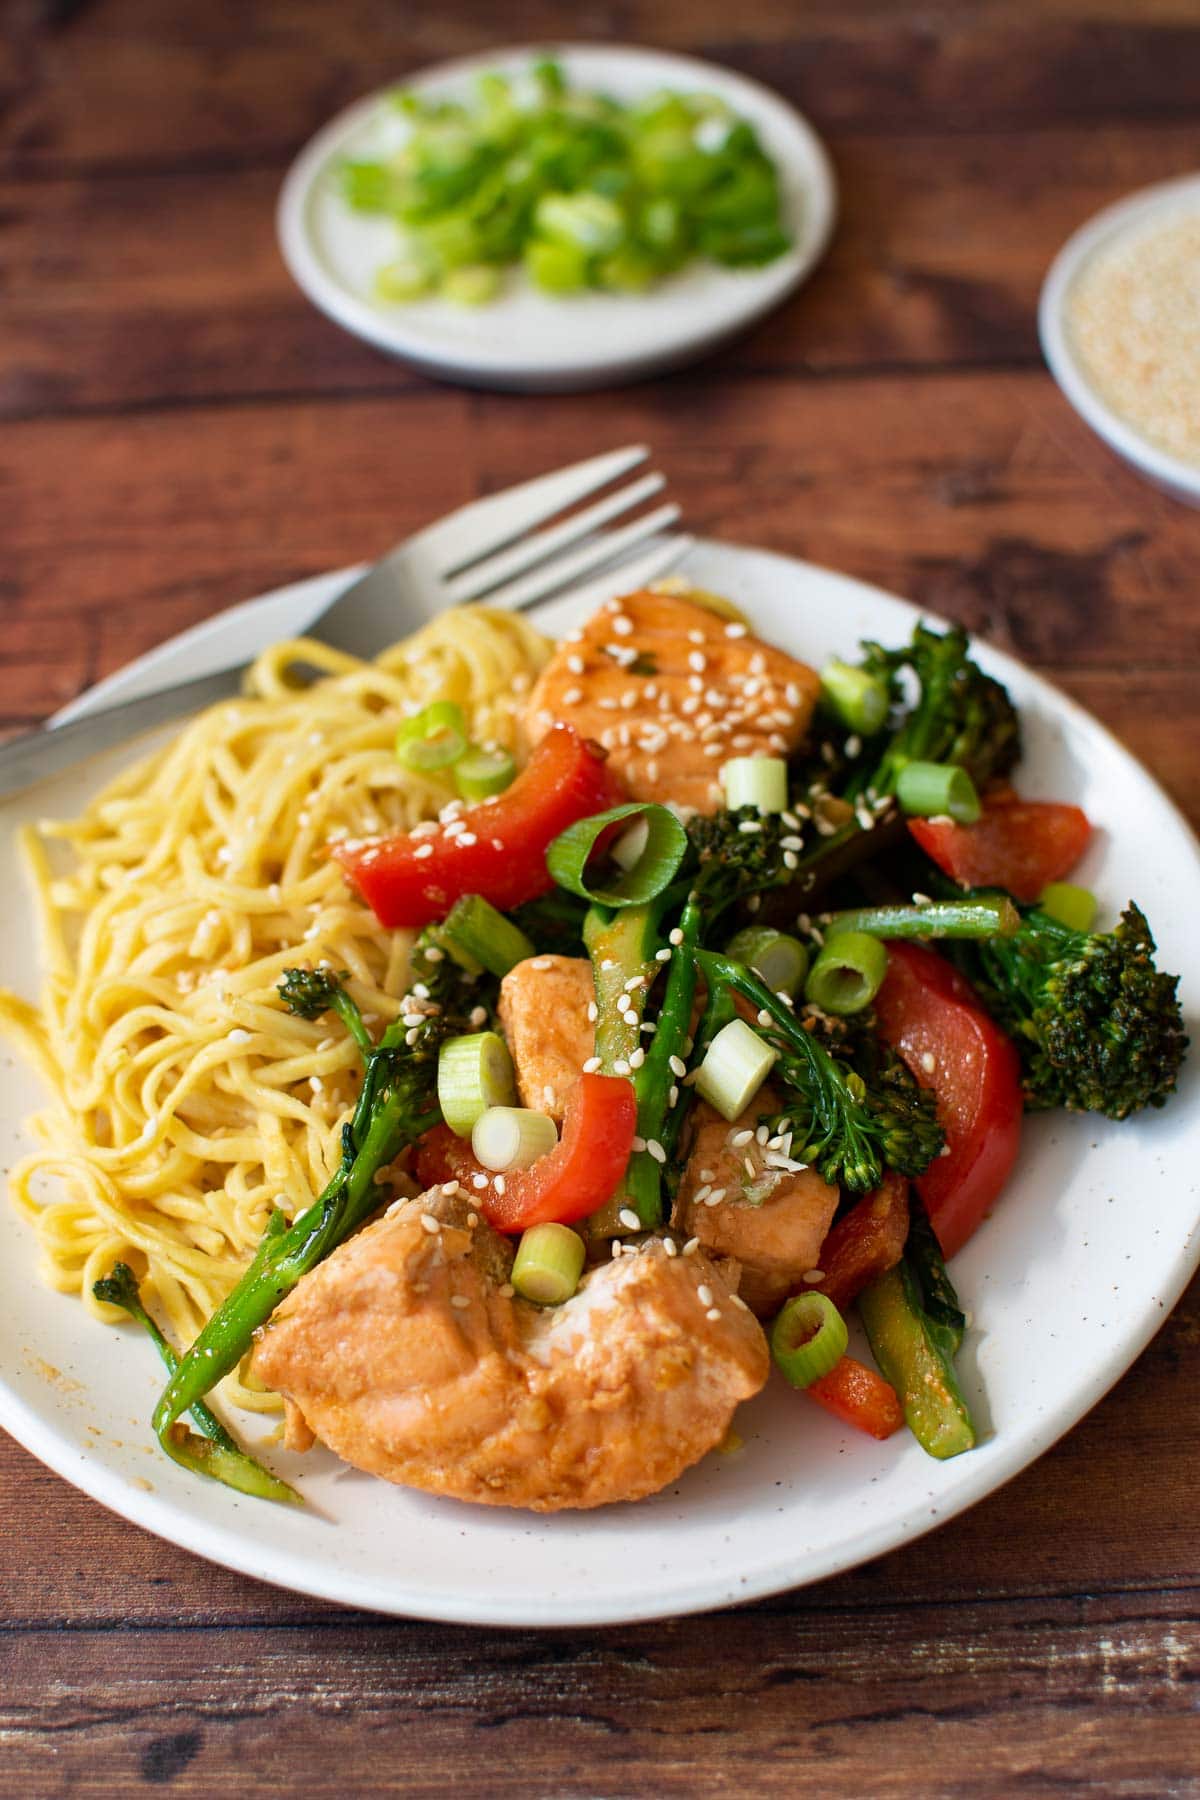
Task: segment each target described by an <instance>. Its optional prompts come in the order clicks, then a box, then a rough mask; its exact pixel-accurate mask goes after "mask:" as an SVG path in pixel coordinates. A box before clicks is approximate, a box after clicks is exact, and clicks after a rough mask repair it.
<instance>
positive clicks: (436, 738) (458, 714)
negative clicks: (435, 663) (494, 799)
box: [396, 700, 467, 775]
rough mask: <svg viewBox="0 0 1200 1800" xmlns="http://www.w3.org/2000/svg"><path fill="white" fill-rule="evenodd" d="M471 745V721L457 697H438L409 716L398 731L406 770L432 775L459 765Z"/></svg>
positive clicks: (397, 751) (398, 745) (400, 754)
mask: <svg viewBox="0 0 1200 1800" xmlns="http://www.w3.org/2000/svg"><path fill="white" fill-rule="evenodd" d="M466 747H467V722H466V720H465V719H464V717H463V710H462V707H461V706H457V705H455V703H454V701H453V700H435V701H434V702H433V704H432V705H431V706H426V707H424V708H422V710H421V711H420V712H419V713H414V714H413V716H412V718H411V719H405V721H404V723H403V724H402V725H401V727H400V729H399V731H398V732H397V733H396V755H397V756H398V757H399V759H400V761H401V762H402V763H403V764H404V766H405V768H406V769H412V770H414V771H415V772H416V773H418V774H422V775H429V774H434V773H436V771H437V770H439V769H448V768H451V767H452V766H453V764H455V763H456V762H457V761H458V759H459V757H460V756H461V755H462V753H463V751H464V750H465V749H466Z"/></svg>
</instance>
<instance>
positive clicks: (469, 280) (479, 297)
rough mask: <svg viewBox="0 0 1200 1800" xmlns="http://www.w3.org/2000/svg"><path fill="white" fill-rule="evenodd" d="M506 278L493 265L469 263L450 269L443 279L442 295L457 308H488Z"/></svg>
mask: <svg viewBox="0 0 1200 1800" xmlns="http://www.w3.org/2000/svg"><path fill="white" fill-rule="evenodd" d="M503 283H504V278H503V276H502V275H501V273H500V271H499V269H497V268H496V267H495V266H494V264H492V263H468V264H467V265H466V266H465V267H464V268H461V269H448V270H447V271H446V273H445V275H444V276H443V277H442V293H443V294H444V295H445V296H446V299H447V300H453V301H454V302H455V304H456V305H457V306H486V305H487V304H488V302H489V301H490V300H494V299H495V298H496V295H497V294H498V293H499V292H500V289H501V287H502V286H503Z"/></svg>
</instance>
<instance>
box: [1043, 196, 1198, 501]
mask: <svg viewBox="0 0 1200 1800" xmlns="http://www.w3.org/2000/svg"><path fill="white" fill-rule="evenodd" d="M1189 198H1194V199H1195V200H1196V202H1197V204H1198V206H1200V174H1195V175H1180V176H1175V177H1173V178H1172V179H1171V180H1170V181H1159V182H1155V183H1154V185H1153V186H1151V187H1145V188H1140V189H1139V190H1138V192H1137V193H1134V194H1129V195H1127V196H1126V198H1125V199H1124V200H1118V201H1115V202H1114V203H1113V205H1111V206H1106V207H1104V209H1103V210H1102V211H1101V212H1098V213H1096V214H1095V215H1094V216H1093V217H1092V218H1091V219H1089V220H1088V221H1087V223H1086V224H1084V225H1081V226H1080V227H1079V229H1078V230H1077V231H1075V232H1074V233H1073V234H1072V235H1071V236H1070V237H1069V238H1068V239H1067V241H1066V243H1065V244H1064V245H1063V247H1062V249H1061V250H1060V251H1059V253H1058V255H1057V256H1056V257H1055V259H1054V261H1053V262H1052V263H1051V265H1050V269H1049V271H1048V273H1047V275H1046V279H1045V281H1044V282H1043V284H1042V291H1041V296H1040V298H1039V300H1038V332H1039V335H1040V337H1041V343H1042V353H1043V355H1044V356H1045V358H1046V362H1047V364H1048V365H1049V368H1050V373H1051V374H1052V375H1053V376H1054V379H1055V381H1056V382H1057V383H1058V385H1059V387H1060V388H1061V389H1062V391H1063V393H1064V394H1065V395H1066V398H1067V399H1068V400H1069V401H1070V403H1071V405H1072V406H1073V407H1074V408H1075V411H1076V412H1077V413H1078V414H1079V416H1080V418H1081V419H1083V421H1084V423H1085V424H1087V425H1090V426H1091V428H1092V430H1093V431H1094V432H1095V433H1096V435H1097V437H1099V438H1102V439H1103V441H1104V442H1105V443H1106V444H1107V445H1108V446H1109V448H1110V449H1111V450H1115V451H1116V452H1117V454H1118V455H1119V456H1121V457H1123V458H1124V459H1125V461H1126V462H1128V463H1131V464H1132V465H1133V467H1134V468H1135V469H1137V470H1138V471H1139V472H1140V473H1141V474H1143V475H1145V476H1147V477H1148V478H1149V479H1150V480H1151V481H1153V482H1155V483H1156V484H1157V485H1158V486H1159V487H1162V488H1165V489H1167V490H1168V491H1169V492H1170V493H1172V494H1174V495H1175V496H1176V498H1178V499H1181V500H1184V501H1185V502H1187V503H1188V504H1193V505H1197V506H1200V469H1197V468H1196V467H1195V466H1194V465H1193V464H1191V463H1186V462H1184V461H1182V460H1181V458H1179V457H1177V456H1172V455H1171V454H1170V452H1169V451H1166V450H1160V449H1159V448H1158V446H1157V445H1156V444H1152V443H1151V442H1150V441H1149V439H1148V438H1145V437H1143V436H1142V434H1141V432H1139V431H1138V430H1136V428H1135V427H1134V426H1132V425H1130V424H1129V423H1128V421H1127V420H1125V419H1123V418H1122V417H1121V415H1120V414H1119V413H1117V412H1114V411H1113V409H1112V407H1111V406H1109V404H1108V402H1107V401H1106V400H1104V399H1103V398H1102V397H1101V395H1100V394H1099V393H1098V391H1097V390H1096V388H1095V387H1094V386H1093V384H1092V382H1091V381H1090V380H1089V378H1088V376H1087V374H1086V372H1085V370H1084V368H1083V365H1082V363H1081V362H1080V360H1079V358H1078V357H1077V356H1076V354H1075V351H1074V350H1073V348H1072V346H1071V334H1070V331H1069V329H1068V326H1067V316H1066V315H1067V302H1068V299H1069V296H1070V291H1071V287H1072V284H1073V283H1074V281H1075V280H1076V278H1077V276H1078V275H1079V273H1080V270H1081V269H1082V268H1083V265H1084V264H1085V263H1086V262H1087V260H1088V258H1089V257H1090V256H1092V255H1094V253H1095V252H1096V251H1097V250H1099V249H1100V248H1101V246H1102V245H1104V244H1107V243H1111V242H1112V240H1113V239H1114V238H1116V237H1119V236H1121V235H1122V234H1123V233H1124V232H1126V231H1128V230H1130V229H1131V228H1135V227H1136V226H1138V225H1140V224H1142V223H1144V222H1145V220H1147V219H1149V218H1150V217H1151V216H1152V215H1153V214H1154V213H1155V212H1159V211H1162V212H1170V211H1172V210H1173V209H1174V208H1175V207H1176V206H1178V204H1179V202H1180V201H1181V200H1183V201H1186V200H1187V199H1189Z"/></svg>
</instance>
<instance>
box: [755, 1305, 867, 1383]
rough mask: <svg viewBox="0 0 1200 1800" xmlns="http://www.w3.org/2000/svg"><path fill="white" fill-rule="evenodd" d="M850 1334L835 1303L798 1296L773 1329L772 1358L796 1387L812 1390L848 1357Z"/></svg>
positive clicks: (779, 1314) (785, 1307)
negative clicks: (815, 1382) (824, 1376)
mask: <svg viewBox="0 0 1200 1800" xmlns="http://www.w3.org/2000/svg"><path fill="white" fill-rule="evenodd" d="M849 1342H850V1334H849V1332H848V1331H847V1330H846V1321H845V1319H843V1317H842V1315H841V1313H840V1312H839V1311H838V1309H837V1307H836V1306H835V1305H834V1304H833V1301H832V1300H829V1299H827V1298H826V1296H825V1295H824V1294H818V1293H816V1292H815V1291H814V1292H810V1293H807V1294H796V1295H795V1296H794V1297H793V1298H792V1299H791V1300H789V1301H788V1302H787V1303H786V1305H785V1306H784V1307H783V1309H782V1311H781V1312H779V1313H777V1314H776V1316H775V1319H774V1322H773V1323H772V1325H771V1355H772V1357H773V1358H774V1361H775V1364H776V1366H777V1368H779V1369H780V1370H781V1372H782V1373H783V1374H784V1376H786V1378H787V1380H788V1381H790V1382H791V1384H792V1386H793V1387H798V1388H806V1387H811V1386H812V1384H813V1382H814V1381H819V1380H820V1379H821V1377H822V1375H828V1374H829V1371H830V1370H831V1369H832V1368H834V1367H835V1366H836V1364H838V1363H839V1362H840V1361H841V1360H842V1357H843V1356H845V1354H846V1346H847V1344H848V1343H849Z"/></svg>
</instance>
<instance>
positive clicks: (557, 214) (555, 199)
mask: <svg viewBox="0 0 1200 1800" xmlns="http://www.w3.org/2000/svg"><path fill="white" fill-rule="evenodd" d="M533 224H534V229H535V231H537V232H538V233H539V234H540V235H541V236H542V237H544V238H547V239H548V240H549V241H550V243H552V244H566V245H567V246H568V248H570V249H572V250H582V251H583V253H584V255H585V256H607V255H609V254H610V253H611V252H612V251H614V250H616V249H618V248H619V247H620V246H621V245H622V244H623V243H624V242H625V237H626V233H627V229H628V228H627V226H626V224H625V216H624V214H623V213H622V211H621V208H620V207H619V206H618V205H617V203H616V201H615V200H609V199H607V198H606V196H605V195H603V194H587V193H584V194H545V195H543V197H542V199H540V200H539V201H538V203H537V207H536V209H535V211H534V215H533Z"/></svg>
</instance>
